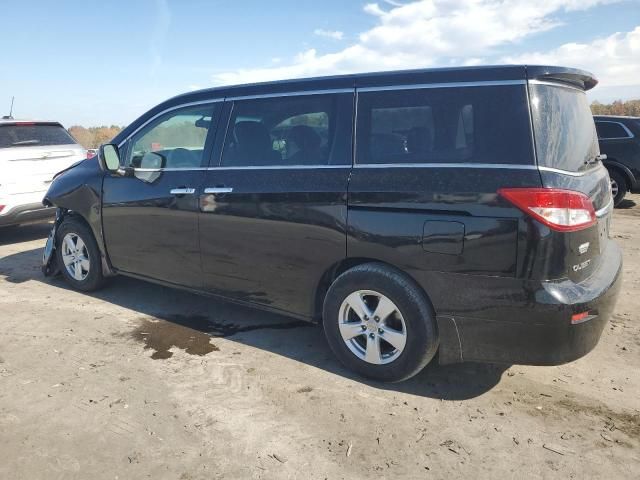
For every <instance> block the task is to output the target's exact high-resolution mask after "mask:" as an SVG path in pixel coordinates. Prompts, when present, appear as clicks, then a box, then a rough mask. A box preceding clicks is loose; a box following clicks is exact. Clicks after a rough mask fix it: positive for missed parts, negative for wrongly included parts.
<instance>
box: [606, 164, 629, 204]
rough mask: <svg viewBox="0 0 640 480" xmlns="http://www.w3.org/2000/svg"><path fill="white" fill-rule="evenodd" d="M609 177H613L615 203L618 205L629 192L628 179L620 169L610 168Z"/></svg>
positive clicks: (612, 193)
mask: <svg viewBox="0 0 640 480" xmlns="http://www.w3.org/2000/svg"><path fill="white" fill-rule="evenodd" d="M609 178H610V179H611V195H612V196H613V205H614V206H615V207H617V206H618V205H620V202H622V200H624V196H625V195H626V194H627V179H626V178H625V177H624V175H623V174H622V173H620V172H619V171H618V170H609Z"/></svg>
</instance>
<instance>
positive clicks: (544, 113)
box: [531, 84, 600, 172]
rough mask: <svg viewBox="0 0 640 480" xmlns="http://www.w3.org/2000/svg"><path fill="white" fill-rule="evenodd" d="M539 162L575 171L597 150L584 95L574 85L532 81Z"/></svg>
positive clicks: (595, 153)
mask: <svg viewBox="0 0 640 480" xmlns="http://www.w3.org/2000/svg"><path fill="white" fill-rule="evenodd" d="M531 112H532V115H533V129H534V134H535V139H536V151H537V154H538V165H540V166H545V167H552V168H558V169H561V170H568V171H570V172H577V171H580V170H585V169H587V168H589V163H590V162H593V161H594V159H595V158H596V156H597V155H598V154H599V153H600V151H599V148H598V136H597V134H596V128H595V125H594V122H593V116H592V114H591V109H590V108H589V103H588V101H587V96H586V95H585V93H584V92H581V91H579V90H576V89H575V88H569V87H563V86H557V87H556V86H552V85H541V84H531Z"/></svg>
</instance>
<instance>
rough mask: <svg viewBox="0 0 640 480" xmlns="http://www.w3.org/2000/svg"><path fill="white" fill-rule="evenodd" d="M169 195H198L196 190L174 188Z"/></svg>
mask: <svg viewBox="0 0 640 480" xmlns="http://www.w3.org/2000/svg"><path fill="white" fill-rule="evenodd" d="M169 193H170V194H171V195H193V194H194V193H196V189H195V188H172V189H171V190H170V191H169Z"/></svg>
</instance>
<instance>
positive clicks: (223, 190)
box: [204, 187, 233, 193]
mask: <svg viewBox="0 0 640 480" xmlns="http://www.w3.org/2000/svg"><path fill="white" fill-rule="evenodd" d="M231 192H233V188H231V187H214V188H205V189H204V193H231Z"/></svg>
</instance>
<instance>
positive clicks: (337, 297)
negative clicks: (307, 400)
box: [323, 263, 438, 382]
mask: <svg viewBox="0 0 640 480" xmlns="http://www.w3.org/2000/svg"><path fill="white" fill-rule="evenodd" d="M323 319H324V331H325V334H326V337H327V340H328V342H329V345H330V346H331V349H332V350H333V352H334V353H335V354H336V356H337V357H338V359H339V360H340V361H341V362H342V363H343V364H344V365H345V366H346V367H348V368H350V369H351V370H354V371H355V372H357V373H359V374H360V375H363V376H365V377H368V378H372V379H375V380H380V381H385V382H398V381H401V380H405V379H407V378H409V377H412V376H413V375H415V374H416V373H418V372H419V371H420V370H422V369H423V368H424V367H425V365H427V363H429V361H431V359H432V358H433V356H434V355H435V352H436V350H437V347H438V332H437V327H436V321H435V314H434V312H433V308H432V307H431V304H430V303H429V300H428V298H427V296H426V295H425V293H424V292H423V291H422V290H421V289H420V288H419V287H418V286H417V285H416V284H415V283H414V282H413V281H412V280H411V279H410V278H409V277H407V276H406V275H404V274H402V273H401V272H399V271H397V270H395V269H393V268H390V267H387V266H385V265H382V264H378V263H368V264H364V265H359V266H357V267H354V268H352V269H350V270H348V271H346V272H345V273H343V274H342V275H340V276H339V277H338V278H337V279H336V280H335V281H334V282H333V284H332V285H331V287H330V288H329V291H328V292H327V296H326V298H325V302H324V308H323Z"/></svg>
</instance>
